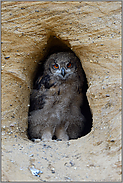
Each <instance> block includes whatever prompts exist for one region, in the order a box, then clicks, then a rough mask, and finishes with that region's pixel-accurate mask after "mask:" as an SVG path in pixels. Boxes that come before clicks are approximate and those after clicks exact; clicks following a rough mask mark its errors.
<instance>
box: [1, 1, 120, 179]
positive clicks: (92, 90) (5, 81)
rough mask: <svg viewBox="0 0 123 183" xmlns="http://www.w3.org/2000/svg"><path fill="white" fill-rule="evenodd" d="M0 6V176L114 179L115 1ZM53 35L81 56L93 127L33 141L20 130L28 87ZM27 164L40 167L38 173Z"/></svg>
mask: <svg viewBox="0 0 123 183" xmlns="http://www.w3.org/2000/svg"><path fill="white" fill-rule="evenodd" d="M1 7H2V12H1V15H2V22H1V23H2V33H1V37H2V40H1V41H2V42H1V43H2V44H1V45H2V46H1V47H2V50H1V53H2V68H1V70H2V148H3V152H2V169H3V175H2V179H3V180H4V181H18V180H20V181H27V180H33V181H41V180H42V181H44V180H46V181H51V180H53V181H54V180H63V181H64V180H68V181H69V180H79V181H80V180H86V181H120V180H121V91H122V87H121V2H62V1H61V2H45V1H43V2H40V1H37V2H14V1H13V2H12V1H11V2H9V1H4V2H2V6H1ZM53 38H54V39H55V38H57V39H59V40H60V41H61V42H62V43H63V44H65V45H66V47H68V48H70V49H71V50H72V51H74V52H75V54H76V55H77V56H78V57H79V59H80V60H81V63H82V67H83V69H84V71H85V74H86V78H87V82H88V90H87V98H88V101H89V105H90V108H91V111H92V115H93V128H92V130H91V132H90V133H89V134H88V135H86V136H84V137H82V138H80V139H78V140H71V141H70V142H56V141H53V142H46V143H45V144H44V142H39V143H33V142H31V141H29V140H28V138H27V136H26V130H27V126H28V123H27V121H28V108H29V100H30V99H29V97H30V91H31V88H32V84H33V79H34V76H35V71H36V69H37V68H38V66H39V63H40V61H42V60H43V58H44V56H45V55H46V54H47V53H48V50H49V49H50V48H51V47H52V46H53V45H52V44H55V43H53ZM50 40H51V41H50ZM62 49H63V47H62ZM20 146H21V147H20ZM48 146H49V147H50V151H49V148H46V147H48ZM32 147H33V148H32ZM40 148H41V149H42V150H40ZM44 149H45V155H44V154H43V152H44ZM37 151H39V152H38V153H37ZM31 154H33V155H32V156H31ZM20 157H21V160H20ZM44 157H45V158H47V159H48V158H49V157H50V158H49V159H50V160H45V158H44ZM43 158H44V159H43ZM38 162H41V164H40V163H38ZM70 162H71V163H70ZM62 163H63V166H62ZM32 166H33V167H36V168H38V169H41V168H42V169H43V173H42V174H41V175H40V177H35V176H34V175H32V174H31V171H30V167H32ZM52 170H54V171H55V173H53V171H52ZM14 171H15V173H13V172H14ZM25 175H26V176H25Z"/></svg>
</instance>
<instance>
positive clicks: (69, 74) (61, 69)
mask: <svg viewBox="0 0 123 183" xmlns="http://www.w3.org/2000/svg"><path fill="white" fill-rule="evenodd" d="M76 60H77V57H76V56H75V55H74V54H73V53H66V52H60V53H55V54H53V55H51V56H50V57H49V58H48V60H47V62H46V66H45V69H46V67H49V72H50V74H52V75H54V76H55V77H57V79H60V80H65V79H69V78H73V76H74V75H75V74H76Z"/></svg>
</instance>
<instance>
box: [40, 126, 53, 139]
mask: <svg viewBox="0 0 123 183" xmlns="http://www.w3.org/2000/svg"><path fill="white" fill-rule="evenodd" d="M41 139H42V141H51V140H52V133H51V131H50V129H46V130H44V132H43V135H42V138H41Z"/></svg>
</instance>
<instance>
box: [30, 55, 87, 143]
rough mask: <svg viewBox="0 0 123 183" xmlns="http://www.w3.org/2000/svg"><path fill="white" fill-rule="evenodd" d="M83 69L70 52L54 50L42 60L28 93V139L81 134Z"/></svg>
mask: <svg viewBox="0 0 123 183" xmlns="http://www.w3.org/2000/svg"><path fill="white" fill-rule="evenodd" d="M83 82H84V77H83V70H82V67H81V64H80V61H79V59H78V58H77V57H76V56H75V54H74V53H71V52H58V53H54V54H52V55H50V56H49V58H48V59H47V60H46V61H45V63H44V73H43V75H42V76H40V77H39V78H38V79H37V81H36V85H35V86H36V87H35V89H33V90H32V93H31V95H30V109H29V118H28V136H29V139H37V138H38V139H41V140H52V138H53V136H55V137H56V138H57V139H61V140H69V139H76V138H78V137H80V136H81V134H82V130H83V127H84V116H83V115H82V113H81V106H82V101H83Z"/></svg>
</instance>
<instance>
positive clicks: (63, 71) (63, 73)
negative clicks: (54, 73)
mask: <svg viewBox="0 0 123 183" xmlns="http://www.w3.org/2000/svg"><path fill="white" fill-rule="evenodd" d="M65 74H66V73H65V68H64V67H62V68H61V75H62V76H63V77H64V76H65Z"/></svg>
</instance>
